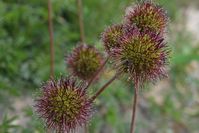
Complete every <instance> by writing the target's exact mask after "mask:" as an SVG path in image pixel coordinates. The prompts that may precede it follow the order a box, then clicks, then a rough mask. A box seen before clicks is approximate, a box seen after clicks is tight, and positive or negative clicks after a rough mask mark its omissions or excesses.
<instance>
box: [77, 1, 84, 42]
mask: <svg viewBox="0 0 199 133" xmlns="http://www.w3.org/2000/svg"><path fill="white" fill-rule="evenodd" d="M77 6H78V17H79V29H80V39H81V42H82V43H84V42H85V34H84V20H83V6H82V0H77Z"/></svg>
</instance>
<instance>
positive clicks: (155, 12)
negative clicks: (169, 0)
mask: <svg viewBox="0 0 199 133" xmlns="http://www.w3.org/2000/svg"><path fill="white" fill-rule="evenodd" d="M127 9H128V10H127V12H126V15H125V21H126V23H128V24H135V25H136V26H137V27H138V28H139V29H140V30H141V31H143V30H146V29H149V30H152V31H153V32H159V33H164V32H165V29H166V27H167V24H168V17H167V13H166V11H165V10H164V9H163V8H162V7H160V6H158V5H155V4H154V3H153V2H152V1H145V2H141V3H138V4H137V5H135V6H131V7H129V8H127Z"/></svg>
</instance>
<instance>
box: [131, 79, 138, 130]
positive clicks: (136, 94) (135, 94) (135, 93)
mask: <svg viewBox="0 0 199 133" xmlns="http://www.w3.org/2000/svg"><path fill="white" fill-rule="evenodd" d="M134 86H135V87H134V100H133V108H132V119H131V129H130V133H134V131H135V121H136V108H137V104H138V101H137V100H138V89H139V81H138V80H135V83H134Z"/></svg>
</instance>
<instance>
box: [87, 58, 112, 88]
mask: <svg viewBox="0 0 199 133" xmlns="http://www.w3.org/2000/svg"><path fill="white" fill-rule="evenodd" d="M108 60H109V56H108V57H107V58H106V60H105V61H104V62H103V64H102V65H101V66H100V67H99V69H98V70H97V71H96V72H95V74H94V76H93V77H92V78H91V79H90V80H89V82H88V85H87V86H86V88H88V87H89V86H90V85H91V84H92V82H93V81H94V80H95V78H96V77H97V76H98V75H99V73H100V72H101V71H102V70H103V68H104V66H105V65H106V63H107V62H108Z"/></svg>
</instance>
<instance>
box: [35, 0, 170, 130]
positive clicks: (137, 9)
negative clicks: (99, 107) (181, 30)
mask: <svg viewBox="0 0 199 133" xmlns="http://www.w3.org/2000/svg"><path fill="white" fill-rule="evenodd" d="M167 25H168V17H167V13H166V11H165V10H164V9H163V8H162V7H160V6H159V5H156V4H155V3H153V2H152V1H144V2H139V3H137V4H135V5H133V6H130V7H129V8H128V10H127V12H126V14H125V17H124V18H123V21H122V23H121V24H113V25H112V26H109V27H107V28H106V29H105V30H104V32H102V34H101V40H102V43H103V45H104V48H105V51H106V53H107V55H108V56H107V57H106V59H103V56H102V54H101V53H100V52H99V51H98V50H97V49H96V48H95V47H94V46H88V45H86V44H85V43H84V42H82V43H80V45H78V46H77V47H76V48H74V50H73V51H72V52H71V53H70V54H69V55H68V56H67V59H66V62H67V66H68V68H69V70H70V72H71V74H72V75H75V76H76V78H79V79H81V80H83V81H81V83H77V82H76V81H77V79H76V78H74V77H67V78H61V79H59V80H57V81H55V80H53V79H51V80H50V81H49V82H47V83H46V84H45V85H44V86H43V87H42V89H41V95H40V96H39V97H37V98H36V100H35V108H36V112H37V113H38V115H39V116H40V117H41V118H42V119H43V120H44V122H45V123H46V125H47V127H49V128H50V129H53V130H56V131H57V132H59V133H60V132H61V133H62V132H63V133H64V132H71V131H75V129H77V128H79V127H80V126H82V125H86V123H88V122H89V121H90V118H91V116H92V114H93V104H94V101H95V99H96V98H97V97H98V96H99V95H100V94H101V93H102V92H103V91H104V90H105V89H106V88H107V87H108V86H109V85H110V84H111V83H112V82H113V81H114V80H115V79H117V78H118V77H120V76H121V75H122V74H126V75H128V77H129V78H130V79H131V80H132V83H133V84H134V88H133V89H134V100H133V108H132V120H131V128H130V133H134V131H135V116H136V107H137V103H138V102H137V101H138V92H139V89H140V88H141V87H142V86H143V85H144V84H145V83H148V82H153V83H154V82H155V81H156V80H157V79H161V78H162V77H166V76H167V65H168V64H169V53H170V49H169V47H168V46H167V43H166V39H165V34H166V32H165V31H166V30H167ZM81 28H82V25H81ZM82 36H83V35H82ZM110 59H111V60H112V62H113V63H112V65H113V66H112V68H113V69H116V74H115V75H114V76H113V77H112V78H111V79H110V80H109V81H107V83H105V84H104V85H103V86H102V87H101V88H100V89H99V90H98V91H97V92H96V93H94V94H93V95H92V96H88V95H87V93H86V92H87V91H88V90H87V89H89V87H90V84H91V83H92V82H93V80H94V79H96V77H98V76H99V73H100V72H101V71H102V70H103V67H104V66H105V64H106V63H107V61H108V60H110ZM99 77H100V76H99ZM99 79H100V78H99Z"/></svg>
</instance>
